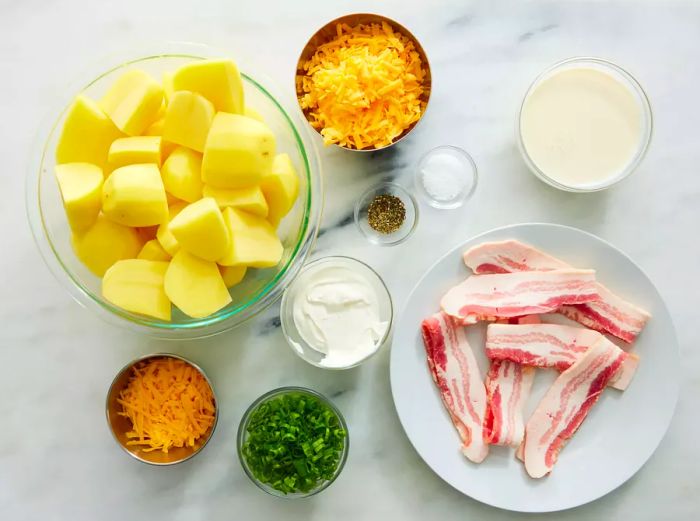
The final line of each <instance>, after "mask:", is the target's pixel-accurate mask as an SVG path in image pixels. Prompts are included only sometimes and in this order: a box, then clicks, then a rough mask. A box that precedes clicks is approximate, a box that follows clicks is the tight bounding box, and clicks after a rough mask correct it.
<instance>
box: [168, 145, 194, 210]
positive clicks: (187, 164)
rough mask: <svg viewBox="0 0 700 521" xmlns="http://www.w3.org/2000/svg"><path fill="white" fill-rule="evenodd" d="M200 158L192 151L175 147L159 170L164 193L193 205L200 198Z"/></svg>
mask: <svg viewBox="0 0 700 521" xmlns="http://www.w3.org/2000/svg"><path fill="white" fill-rule="evenodd" d="M201 171H202V156H201V154H198V153H197V152H195V151H194V150H190V149H189V148H185V147H177V148H176V149H175V150H173V152H172V153H171V154H170V156H169V157H168V159H167V160H166V161H165V163H164V164H163V168H161V171H160V173H161V176H162V177H163V184H164V185H165V191H166V192H168V193H169V194H171V195H172V196H174V197H177V198H178V199H181V200H183V201H187V202H188V203H193V202H195V201H197V200H199V199H201V198H202V185H203V183H202V174H201Z"/></svg>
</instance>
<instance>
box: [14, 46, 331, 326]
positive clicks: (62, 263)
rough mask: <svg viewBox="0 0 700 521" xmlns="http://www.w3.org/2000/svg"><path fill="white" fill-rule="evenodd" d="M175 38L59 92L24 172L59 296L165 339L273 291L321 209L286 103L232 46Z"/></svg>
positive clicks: (311, 153) (310, 156)
mask: <svg viewBox="0 0 700 521" xmlns="http://www.w3.org/2000/svg"><path fill="white" fill-rule="evenodd" d="M188 51H191V52H170V53H162V54H158V55H154V56H148V57H141V58H138V59H134V60H131V61H120V64H119V65H118V66H115V67H114V68H112V69H110V70H108V71H106V72H104V73H103V74H101V75H99V76H98V77H97V78H95V79H93V80H92V81H86V82H84V83H83V84H82V85H79V86H78V88H76V89H73V90H72V92H70V93H69V94H68V95H67V96H66V98H65V100H63V102H64V104H63V106H62V107H61V108H60V109H58V110H57V111H56V114H58V113H59V112H60V115H58V116H57V118H56V119H55V120H54V121H53V122H52V124H51V126H50V128H49V129H47V131H46V139H45V141H44V144H43V147H42V149H41V150H40V152H39V153H38V154H36V156H37V157H36V159H35V164H33V165H32V168H31V170H30V172H29V176H28V179H27V211H28V214H29V220H30V223H31V226H32V231H33V234H34V237H35V239H36V243H37V245H38V247H39V250H40V252H41V254H42V256H43V258H44V260H45V261H46V263H47V265H48V266H49V268H50V269H51V271H52V272H53V273H54V274H55V275H56V276H57V278H58V279H59V280H60V281H61V282H62V283H63V284H64V286H66V288H67V289H68V290H69V291H70V293H71V295H72V296H73V297H74V298H75V299H76V300H77V301H78V302H79V303H80V304H82V305H84V306H85V307H89V308H92V309H93V310H95V311H96V312H97V313H98V314H99V315H101V316H102V317H103V318H106V319H108V320H109V321H110V322H117V323H119V324H121V325H125V326H127V327H129V328H131V329H135V330H138V331H141V332H145V333H147V334H150V335H152V336H157V337H164V338H199V337H204V336H210V335H213V334H217V333H220V332H222V331H225V330H228V329H231V328H233V327H235V326H237V325H239V324H241V323H242V322H244V321H246V320H247V319H249V318H251V317H253V316H255V315H256V314H257V313H259V312H260V311H262V310H263V309H265V308H266V307H267V306H269V305H270V304H271V303H273V302H274V301H276V300H277V299H278V298H279V297H280V296H281V294H282V292H283V291H284V289H285V287H286V286H287V285H288V284H289V283H290V282H291V280H292V279H293V278H294V277H295V276H296V275H297V273H298V272H299V270H300V268H301V267H302V265H303V264H304V261H305V259H306V257H307V255H308V254H309V251H310V250H311V248H312V246H313V243H314V240H315V237H316V234H317V231H318V227H319V222H320V217H321V211H322V206H323V191H322V183H321V172H320V162H319V158H318V151H317V149H316V147H315V144H314V142H313V139H312V137H311V135H310V133H309V132H308V129H307V127H308V125H306V122H305V121H304V120H303V118H302V117H301V115H300V114H299V113H298V111H295V112H292V111H289V110H287V107H294V106H295V105H294V104H293V103H285V102H283V101H282V100H283V96H280V94H279V92H278V91H276V90H275V89H274V88H273V87H271V83H270V82H269V81H267V80H263V79H262V77H261V76H260V75H257V74H249V71H248V70H247V69H245V68H243V69H242V70H239V68H238V66H237V64H236V62H235V61H234V60H233V59H232V58H231V57H230V56H226V55H225V54H218V53H214V52H213V51H211V50H209V49H208V48H205V47H199V46H197V47H196V48H194V49H189V48H188ZM92 77H94V75H93V76H92ZM42 137H44V136H42Z"/></svg>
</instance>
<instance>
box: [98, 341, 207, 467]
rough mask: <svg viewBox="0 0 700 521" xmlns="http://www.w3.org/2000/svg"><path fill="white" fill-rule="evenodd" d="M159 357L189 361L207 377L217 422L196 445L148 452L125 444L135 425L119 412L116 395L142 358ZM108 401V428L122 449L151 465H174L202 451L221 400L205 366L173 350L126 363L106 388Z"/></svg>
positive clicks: (142, 360)
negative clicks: (205, 371) (127, 435)
mask: <svg viewBox="0 0 700 521" xmlns="http://www.w3.org/2000/svg"><path fill="white" fill-rule="evenodd" d="M158 358H174V359H177V360H181V361H183V362H185V363H186V364H188V365H190V366H191V367H192V368H193V369H195V370H196V371H197V372H198V373H199V374H201V375H202V376H203V377H204V380H205V381H206V382H207V384H208V385H209V387H210V388H211V392H212V395H213V396H214V404H215V413H214V423H213V424H212V426H211V427H210V428H209V430H208V431H207V432H206V434H205V435H204V436H202V437H201V438H199V439H198V440H197V441H196V442H195V446H194V447H176V448H173V449H171V450H169V451H168V452H167V453H165V452H162V451H159V450H154V451H152V452H145V451H143V450H141V448H140V447H138V446H133V445H127V444H126V443H127V441H128V438H127V437H126V433H127V432H128V431H130V430H131V429H132V425H131V422H130V421H129V419H128V418H125V417H124V416H121V415H120V414H119V412H121V406H120V405H119V402H117V399H118V398H119V393H121V391H122V390H123V389H124V388H125V387H126V386H127V385H128V383H129V378H130V377H131V375H132V374H133V370H134V367H136V366H137V365H138V364H141V363H143V362H149V361H150V360H155V359H158ZM105 405H106V413H107V424H108V425H109V429H110V431H111V432H112V436H114V440H115V441H116V442H117V443H118V444H119V446H120V447H121V448H122V449H124V451H125V452H126V453H127V454H129V456H131V457H133V458H135V459H137V460H139V461H141V462H143V463H148V464H150V465H160V466H165V465H175V464H176V463H181V462H183V461H187V460H188V459H190V458H192V457H193V456H195V455H196V454H199V452H200V451H201V450H202V449H203V448H204V446H205V445H206V444H207V442H208V441H209V440H210V439H211V436H212V434H214V430H215V429H216V424H217V422H218V420H219V406H218V401H217V400H216V394H215V393H214V387H213V386H212V384H211V381H210V380H209V378H208V377H207V375H206V374H205V373H204V371H203V370H202V368H201V367H199V366H198V365H197V364H195V363H193V362H191V361H189V360H187V359H186V358H183V357H181V356H178V355H174V354H170V353H155V354H151V355H146V356H142V357H141V358H137V359H136V360H133V361H131V362H129V363H128V364H126V365H125V366H124V367H123V368H122V370H121V371H119V373H118V374H117V376H115V377H114V380H113V381H112V385H110V387H109V391H108V392H107V401H106V404H105Z"/></svg>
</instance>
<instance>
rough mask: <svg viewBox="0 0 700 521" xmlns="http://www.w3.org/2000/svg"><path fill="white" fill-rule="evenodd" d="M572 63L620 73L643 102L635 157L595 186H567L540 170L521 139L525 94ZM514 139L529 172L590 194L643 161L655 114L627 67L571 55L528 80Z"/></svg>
mask: <svg viewBox="0 0 700 521" xmlns="http://www.w3.org/2000/svg"><path fill="white" fill-rule="evenodd" d="M575 63H581V64H586V63H592V64H595V65H598V66H600V67H602V68H603V69H608V70H610V71H612V72H613V73H614V74H616V75H618V76H620V77H622V78H623V80H624V81H625V82H627V84H628V86H629V87H631V90H632V91H633V92H634V93H635V94H636V95H637V97H638V99H639V101H640V103H641V105H642V113H643V114H642V118H643V119H644V123H645V125H646V129H645V132H644V135H643V136H642V140H641V143H640V146H639V149H638V150H637V151H636V153H635V155H634V157H633V158H632V160H631V161H630V162H629V163H628V164H627V166H625V168H624V169H623V170H621V172H620V173H619V174H617V175H616V176H614V177H612V178H610V179H608V180H606V181H604V182H601V183H598V184H597V185H594V186H592V187H590V188H582V187H580V186H570V185H566V184H563V183H561V182H559V181H557V180H555V179H553V178H551V177H550V176H548V175H547V174H546V173H545V172H544V171H543V170H541V169H540V168H539V167H538V166H537V165H536V164H535V162H534V161H533V160H532V158H531V157H530V155H529V154H528V152H527V149H526V148H525V144H524V140H523V135H522V129H521V118H522V114H523V109H524V107H525V102H526V101H527V99H528V97H529V96H530V94H531V93H532V92H533V90H534V89H535V87H536V86H537V85H539V83H540V82H541V81H542V80H544V79H545V78H546V77H548V76H549V75H550V74H552V73H553V72H554V71H556V70H557V69H559V68H562V67H565V66H567V65H570V64H575ZM515 130H516V138H517V142H518V149H519V150H520V153H521V155H522V156H523V159H524V160H525V163H526V164H527V166H528V168H529V169H530V171H531V172H532V173H533V174H535V176H537V177H538V178H539V179H540V180H542V181H544V182H545V183H547V184H548V185H550V186H553V187H554V188H558V189H559V190H564V191H566V192H576V193H589V192H599V191H601V190H605V189H607V188H610V187H611V186H614V185H616V184H618V183H620V182H621V181H623V180H624V179H627V177H629V176H630V175H631V174H632V172H634V171H635V170H636V169H637V167H638V166H639V165H640V163H641V162H642V160H643V159H644V157H645V156H646V154H647V151H648V150H649V145H650V144H651V138H652V135H653V133H654V116H653V112H652V108H651V102H650V101H649V97H648V96H647V93H646V91H645V90H644V88H643V87H642V85H641V84H640V83H639V82H638V81H637V79H636V78H635V77H634V76H633V75H632V74H631V73H629V72H628V71H627V70H625V69H623V68H622V67H620V66H619V65H617V64H616V63H614V62H612V61H609V60H606V59H604V58H598V57H595V56H574V57H571V58H567V59H565V60H561V61H559V62H556V63H554V64H553V65H550V66H549V67H547V68H546V69H545V70H544V71H542V72H541V73H539V74H538V75H537V76H536V77H535V79H534V80H533V81H532V83H530V86H529V87H528V88H527V91H525V95H524V96H523V100H522V102H521V104H520V110H519V111H518V115H517V119H516V128H515Z"/></svg>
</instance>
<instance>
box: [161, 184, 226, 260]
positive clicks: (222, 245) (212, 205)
mask: <svg viewBox="0 0 700 521" xmlns="http://www.w3.org/2000/svg"><path fill="white" fill-rule="evenodd" d="M168 227H169V228H170V231H171V233H172V234H173V235H174V236H175V239H176V240H177V242H178V244H179V245H180V248H181V249H183V250H185V251H187V252H189V253H191V254H192V255H196V256H197V257H199V258H201V259H204V260H208V261H217V260H219V259H220V258H221V257H223V256H224V254H225V253H226V252H227V251H228V248H229V244H230V242H231V240H230V237H229V232H228V229H227V228H226V224H225V223H224V217H223V215H221V210H219V206H218V205H217V204H216V201H214V199H212V198H211V197H205V198H204V199H200V200H199V201H197V202H195V203H192V204H189V205H187V206H186V207H185V208H183V210H182V211H181V212H180V213H178V214H177V215H176V216H175V217H174V218H173V219H172V220H171V221H170V224H169V225H168Z"/></svg>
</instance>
